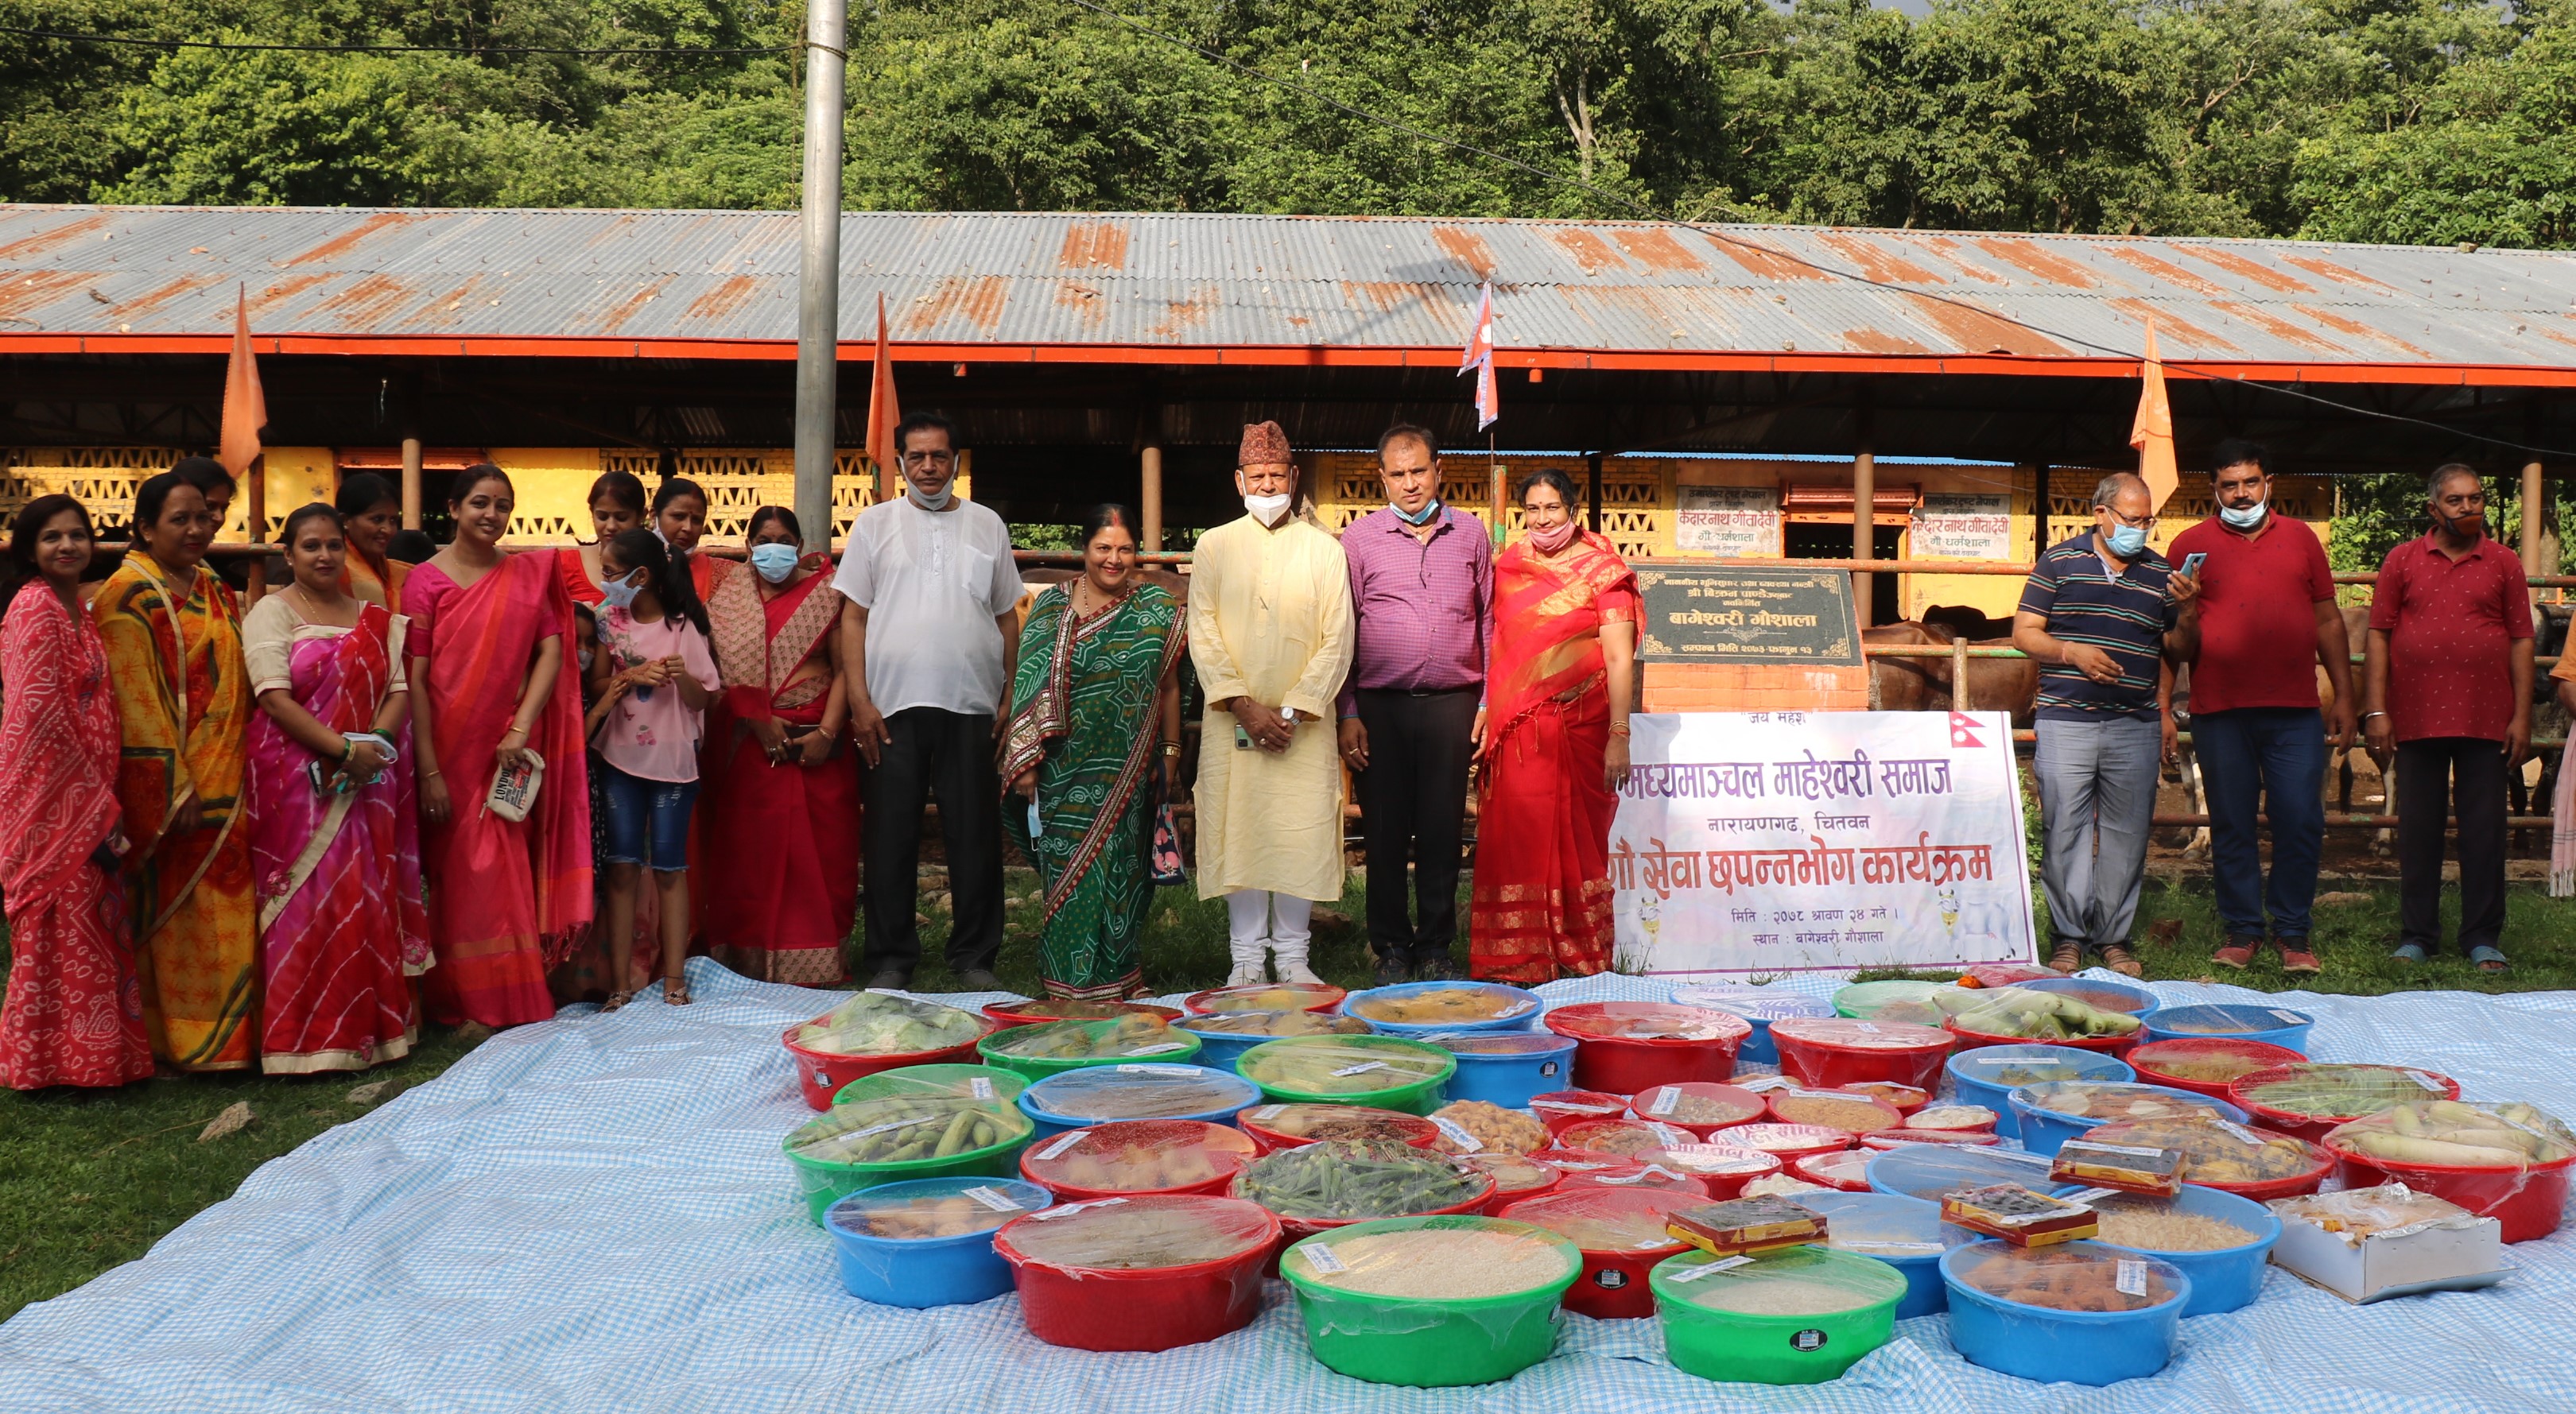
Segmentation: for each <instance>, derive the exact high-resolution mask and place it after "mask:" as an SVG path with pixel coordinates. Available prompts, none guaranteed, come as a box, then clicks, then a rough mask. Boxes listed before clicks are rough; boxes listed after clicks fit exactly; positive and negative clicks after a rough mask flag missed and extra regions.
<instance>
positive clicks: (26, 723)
mask: <svg viewBox="0 0 2576 1414" xmlns="http://www.w3.org/2000/svg"><path fill="white" fill-rule="evenodd" d="M89 557H90V523H89V512H88V511H86V510H84V509H82V508H81V504H80V502H78V501H75V500H73V499H72V498H71V497H69V496H64V495H52V496H39V497H37V498H36V499H35V500H33V501H30V502H28V503H27V506H26V508H25V509H24V510H21V511H20V512H18V519H17V521H16V523H15V524H13V525H12V526H11V527H10V531H9V561H10V565H11V567H12V568H13V569H14V570H15V571H16V577H17V578H19V579H20V581H21V582H20V584H19V587H18V592H17V595H16V597H14V598H13V599H11V600H10V602H9V614H8V617H7V619H6V620H4V621H0V683H6V684H7V690H8V696H7V699H6V702H5V704H0V894H4V895H5V896H6V898H7V901H8V909H9V956H10V968H9V995H8V999H7V1001H6V1002H5V1003H0V1082H6V1083H7V1084H8V1085H9V1086H10V1087H11V1088H12V1089H17V1090H33V1089H37V1088H38V1087H40V1086H46V1085H125V1084H129V1083H131V1082H133V1081H137V1080H149V1079H151V1078H152V1046H151V1042H150V1041H149V1040H148V1039H147V1038H146V1037H145V1035H144V1031H143V988H142V985H141V983H140V982H139V981H138V980H137V978H136V976H135V972H134V951H133V945H132V943H131V941H130V938H129V935H128V934H127V932H126V929H125V909H124V906H123V899H122V894H121V892H120V891H119V889H118V887H117V878H116V874H117V864H116V859H117V855H118V854H119V853H120V852H122V850H123V848H124V834H123V832H122V831H121V830H119V829H118V827H117V820H118V815H119V807H118V804H117V797H116V779H117V759H118V753H119V751H120V743H121V739H120V738H119V736H118V734H117V720H116V694H115V693H114V692H113V691H111V690H110V689H109V687H108V681H107V644H106V642H105V640H103V639H102V638H100V637H99V632H98V625H97V624H96V623H95V622H93V621H92V620H91V618H90V616H89V613H88V611H86V610H85V609H83V608H82V607H81V602H80V577H81V571H83V570H85V569H87V568H89Z"/></svg>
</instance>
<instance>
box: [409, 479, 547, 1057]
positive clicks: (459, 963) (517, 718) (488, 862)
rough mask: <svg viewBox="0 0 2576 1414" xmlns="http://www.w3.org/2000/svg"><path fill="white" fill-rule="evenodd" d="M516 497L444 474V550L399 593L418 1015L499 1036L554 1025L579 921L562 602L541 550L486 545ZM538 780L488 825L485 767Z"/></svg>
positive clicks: (505, 483) (500, 487)
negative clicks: (537, 770) (554, 977)
mask: <svg viewBox="0 0 2576 1414" xmlns="http://www.w3.org/2000/svg"><path fill="white" fill-rule="evenodd" d="M515 505H516V497H515V494H514V492H513V491H512V489H511V486H510V478H509V477H508V476H506V475H504V474H503V473H502V471H501V469H500V468H499V467H496V466H493V465H492V464H490V463H489V462H485V463H481V464H478V465H475V466H471V467H468V468H466V469H465V470H464V471H461V472H459V473H457V476H456V480H455V482H454V483H453V485H452V488H451V490H450V492H449V495H448V511H449V513H450V514H452V515H453V516H455V518H456V539H455V540H454V541H453V542H452V543H450V544H449V545H448V547H447V548H446V549H444V550H441V551H439V552H438V554H437V556H436V557H435V558H433V559H431V560H430V561H429V563H427V564H424V565H422V566H420V567H419V568H418V569H415V570H413V571H412V573H411V575H410V577H409V579H408V580H407V582H406V583H405V584H404V586H403V612H404V614H406V615H407V616H408V617H409V618H410V619H411V630H410V636H409V637H410V641H409V643H408V644H407V645H406V647H405V649H404V652H405V653H406V654H407V655H408V658H409V662H408V664H407V669H408V673H407V676H408V678H409V680H410V684H411V688H412V711H413V713H414V714H415V716H416V717H417V718H418V726H417V728H416V729H415V730H414V732H413V743H412V744H413V748H414V752H413V760H414V761H415V762H416V763H417V766H418V769H417V772H416V774H417V777H418V780H419V782H420V819H421V867H422V872H423V873H424V874H426V875H427V876H428V879H429V890H430V892H429V929H430V940H431V943H432V945H433V946H434V948H435V949H436V952H437V954H438V966H437V967H436V968H434V969H432V970H431V971H430V973H429V974H428V979H427V983H426V985H425V987H424V988H423V991H424V994H425V999H426V1001H427V1003H428V1009H429V1016H430V1019H431V1020H433V1021H436V1022H439V1023H441V1024H443V1025H455V1024H457V1023H459V1022H463V1021H479V1022H481V1023H483V1024H484V1025H486V1026H515V1025H517V1024H519V1023H521V1022H526V1021H542V1020H544V1019H546V1018H547V1017H550V1016H552V1015H554V1001H553V998H552V997H550V996H549V995H548V993H547V991H546V973H547V972H548V971H549V970H550V969H551V968H553V967H554V965H555V964H557V963H559V962H561V961H562V960H563V959H564V957H565V956H566V955H567V954H569V953H570V952H571V951H572V949H573V948H574V947H575V946H577V945H578V944H579V943H580V942H581V940H582V937H583V936H584V934H585V933H586V932H587V930H588V928H589V925H590V919H591V863H590V794H589V789H590V786H589V780H588V778H587V772H586V769H585V765H584V762H583V759H582V733H581V689H580V686H579V684H578V683H576V682H575V681H574V678H573V655H572V653H571V652H570V651H569V650H568V649H567V647H566V645H565V643H564V633H565V625H567V624H569V623H570V622H571V621H572V603H571V601H570V600H569V599H567V598H566V597H565V596H564V586H563V579H562V577H561V575H559V574H558V573H557V571H556V561H555V556H554V555H553V554H552V553H551V552H542V553H535V554H526V555H513V554H509V553H507V552H505V551H503V550H502V549H501V546H500V541H501V537H502V536H503V535H504V534H505V533H507V532H508V530H509V528H510V512H511V510H512V509H513V508H514V506H515ZM528 757H534V758H536V762H537V763H538V764H540V765H541V766H542V768H543V770H544V772H545V775H544V778H543V781H542V782H541V784H540V785H539V788H538V790H537V795H536V799H535V800H534V801H533V802H531V804H530V807H529V809H528V812H527V818H526V819H524V820H511V819H507V818H505V817H503V816H502V815H499V814H496V813H494V812H493V811H492V810H491V808H490V807H489V806H488V805H487V804H486V802H485V797H486V795H487V794H488V793H489V792H490V790H491V787H492V778H493V774H494V772H495V771H497V770H499V769H500V768H502V767H504V766H508V767H513V768H515V767H517V766H518V765H519V764H520V763H521V762H522V761H523V760H524V759H525V758H528Z"/></svg>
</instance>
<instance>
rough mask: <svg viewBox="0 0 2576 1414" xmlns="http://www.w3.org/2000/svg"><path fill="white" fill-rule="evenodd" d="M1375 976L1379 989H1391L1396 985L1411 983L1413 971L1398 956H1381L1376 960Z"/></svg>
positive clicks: (1390, 954)
mask: <svg viewBox="0 0 2576 1414" xmlns="http://www.w3.org/2000/svg"><path fill="white" fill-rule="evenodd" d="M1376 976H1377V985H1379V986H1381V987H1392V986H1395V985H1397V984H1398V983H1403V982H1410V981H1412V980H1413V969H1412V967H1411V965H1410V964H1408V963H1407V962H1406V961H1405V960H1404V958H1402V957H1400V956H1398V955H1395V954H1392V953H1388V954H1382V955H1380V956H1379V958H1378V960H1377V974H1376Z"/></svg>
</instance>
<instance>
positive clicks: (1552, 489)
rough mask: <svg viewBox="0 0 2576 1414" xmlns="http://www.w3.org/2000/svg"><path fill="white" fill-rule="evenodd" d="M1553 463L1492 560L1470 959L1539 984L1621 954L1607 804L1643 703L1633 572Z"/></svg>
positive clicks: (1494, 975)
mask: <svg viewBox="0 0 2576 1414" xmlns="http://www.w3.org/2000/svg"><path fill="white" fill-rule="evenodd" d="M1573 505H1574V488H1573V486H1572V485H1571V484H1570V483H1568V482H1567V481H1566V479H1565V474H1564V473H1562V472H1557V471H1541V472H1538V473H1536V474H1534V475H1533V476H1531V477H1530V479H1529V480H1528V481H1526V482H1524V483H1522V485H1521V523H1522V525H1523V526H1524V527H1525V533H1524V534H1523V535H1522V536H1521V538H1520V539H1518V540H1515V541H1513V542H1512V543H1511V545H1510V546H1509V547H1508V548H1506V549H1505V550H1504V551H1503V553H1502V557H1501V558H1500V559H1498V560H1496V561H1495V562H1494V630H1493V632H1494V642H1493V651H1492V652H1491V653H1490V654H1489V655H1488V656H1487V663H1486V669H1485V695H1486V696H1485V706H1486V714H1487V716H1486V720H1487V721H1489V722H1491V723H1492V726H1491V727H1490V728H1488V730H1487V731H1486V733H1485V743H1484V750H1483V753H1482V765H1483V780H1482V782H1481V784H1480V785H1479V786H1478V790H1477V799H1478V801H1479V802H1480V805H1479V810H1480V814H1479V815H1478V817H1477V819H1478V821H1479V825H1478V828H1477V830H1476V882H1475V892H1474V894H1473V896H1472V904H1471V912H1470V916H1469V919H1468V932H1469V949H1468V956H1469V958H1470V969H1471V971H1472V972H1473V973H1474V975H1475V976H1477V977H1480V978H1483V979H1485V980H1487V981H1493V982H1511V983H1515V984H1518V985H1520V986H1525V987H1526V986H1535V985H1537V984H1538V983H1541V982H1546V981H1549V980H1551V979H1554V978H1558V977H1585V976H1590V975H1591V974H1593V973H1596V972H1600V971H1602V970H1604V969H1606V968H1608V967H1609V965H1610V942H1611V929H1610V819H1611V816H1612V815H1613V814H1614V813H1616V811H1617V809H1618V802H1619V798H1618V796H1617V795H1616V794H1614V792H1615V791H1616V790H1617V789H1618V784H1619V782H1620V781H1622V780H1624V779H1626V777H1627V775H1628V713H1629V711H1630V710H1631V709H1632V708H1634V707H1635V706H1636V701H1637V697H1636V684H1637V671H1636V645H1637V611H1638V594H1637V576H1636V575H1635V574H1634V573H1633V572H1631V571H1630V570H1629V568H1628V562H1627V561H1625V560H1623V559H1621V558H1619V552H1618V550H1616V549H1615V548H1613V547H1612V546H1611V544H1610V542H1609V541H1608V540H1606V539H1604V538H1602V537H1601V536H1599V535H1596V534H1594V533H1593V532H1591V531H1588V530H1585V529H1583V528H1582V527H1580V526H1578V525H1576V524H1575V523H1574V516H1573Z"/></svg>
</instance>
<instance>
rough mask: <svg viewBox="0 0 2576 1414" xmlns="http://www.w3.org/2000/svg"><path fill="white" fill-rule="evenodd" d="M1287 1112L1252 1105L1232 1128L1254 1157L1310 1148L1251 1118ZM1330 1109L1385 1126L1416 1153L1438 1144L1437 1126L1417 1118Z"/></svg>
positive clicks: (1298, 1137) (1359, 1108)
mask: <svg viewBox="0 0 2576 1414" xmlns="http://www.w3.org/2000/svg"><path fill="white" fill-rule="evenodd" d="M1299 1107H1300V1108H1305V1109H1321V1108H1323V1106H1321V1105H1314V1104H1304V1105H1301V1106H1299ZM1287 1108H1289V1106H1287V1105H1255V1106H1253V1107H1252V1108H1251V1109H1248V1110H1244V1111H1242V1112H1241V1113H1239V1114H1237V1115H1236V1116H1235V1117H1234V1124H1235V1127H1236V1128H1238V1129H1240V1130H1242V1131H1243V1132H1244V1133H1245V1134H1247V1135H1250V1136H1251V1137H1252V1148H1253V1152H1254V1154H1255V1155H1256V1156H1257V1155H1261V1154H1267V1153H1271V1152H1273V1151H1274V1150H1279V1149H1294V1148H1297V1147H1299V1146H1300V1145H1305V1144H1312V1143H1314V1142H1315V1141H1314V1139H1312V1138H1311V1137H1309V1136H1307V1135H1303V1134H1288V1133H1284V1132H1282V1131H1280V1130H1276V1129H1272V1128H1270V1127H1268V1126H1267V1125H1264V1124H1263V1123H1262V1122H1261V1121H1260V1120H1258V1119H1255V1118H1253V1116H1254V1115H1256V1114H1258V1113H1260V1112H1261V1111H1263V1110H1269V1109H1287ZM1332 1108H1334V1109H1337V1110H1347V1111H1349V1112H1350V1113H1352V1114H1354V1115H1366V1116H1368V1117H1369V1118H1370V1119H1373V1120H1375V1121H1377V1122H1378V1123H1380V1124H1382V1125H1385V1126H1386V1127H1387V1128H1388V1129H1390V1130H1392V1131H1394V1132H1395V1137H1401V1138H1402V1139H1403V1140H1404V1142H1405V1143H1407V1144H1410V1145H1412V1146H1413V1147H1414V1148H1417V1149H1428V1148H1430V1147H1432V1146H1433V1145H1435V1144H1437V1143H1439V1142H1440V1126H1438V1125H1436V1124H1433V1123H1432V1122H1431V1121H1429V1120H1427V1119H1424V1118H1423V1117H1422V1116H1420V1115H1409V1114H1405V1113H1404V1112H1402V1111H1400V1110H1382V1109H1379V1108H1377V1107H1376V1106H1374V1105H1335V1106H1332ZM1336 1137H1339V1136H1336ZM1388 1216H1390V1217H1393V1216H1395V1214H1388Z"/></svg>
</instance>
